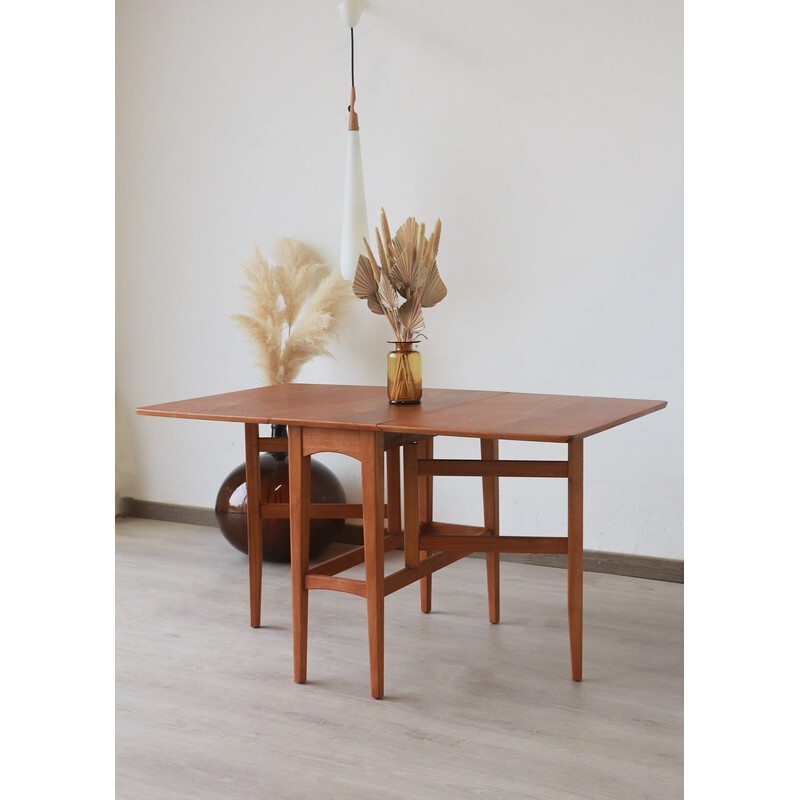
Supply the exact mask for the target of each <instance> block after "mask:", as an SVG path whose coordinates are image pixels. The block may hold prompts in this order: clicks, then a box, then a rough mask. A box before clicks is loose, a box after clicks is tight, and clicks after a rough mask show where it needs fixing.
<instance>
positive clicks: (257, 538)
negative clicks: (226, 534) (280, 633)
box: [244, 422, 264, 628]
mask: <svg viewBox="0 0 800 800" xmlns="http://www.w3.org/2000/svg"><path fill="white" fill-rule="evenodd" d="M244 453H245V481H246V486H247V561H248V566H249V574H250V625H251V626H252V627H253V628H258V627H260V625H261V576H262V572H263V568H264V564H263V554H262V542H261V539H262V533H261V457H260V455H259V452H258V423H251V422H246V423H245V425H244Z"/></svg>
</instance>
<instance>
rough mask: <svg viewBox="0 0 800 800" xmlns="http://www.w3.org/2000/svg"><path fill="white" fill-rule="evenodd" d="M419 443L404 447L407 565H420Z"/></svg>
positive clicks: (404, 528) (404, 538)
mask: <svg viewBox="0 0 800 800" xmlns="http://www.w3.org/2000/svg"><path fill="white" fill-rule="evenodd" d="M418 453H419V444H417V443H416V442H414V443H412V444H407V445H405V446H404V447H403V502H404V504H405V505H404V509H405V521H404V524H403V548H404V552H405V565H406V566H407V567H416V566H418V565H419V479H418V474H417V471H418V461H419V456H418Z"/></svg>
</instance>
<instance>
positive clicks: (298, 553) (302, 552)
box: [289, 425, 311, 683]
mask: <svg viewBox="0 0 800 800" xmlns="http://www.w3.org/2000/svg"><path fill="white" fill-rule="evenodd" d="M310 486H311V458H310V456H304V455H303V429H302V428H301V427H299V426H295V425H291V426H289V530H290V534H289V535H290V541H291V559H292V563H291V571H292V641H293V645H294V680H295V682H296V683H305V681H306V665H307V662H308V589H306V587H305V577H306V573H307V572H308V537H309V531H310V516H309V503H310V496H311V488H310Z"/></svg>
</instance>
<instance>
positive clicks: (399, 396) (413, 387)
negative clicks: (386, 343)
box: [386, 342, 422, 404]
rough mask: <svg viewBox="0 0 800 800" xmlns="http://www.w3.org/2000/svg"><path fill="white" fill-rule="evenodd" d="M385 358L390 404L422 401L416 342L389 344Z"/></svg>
mask: <svg viewBox="0 0 800 800" xmlns="http://www.w3.org/2000/svg"><path fill="white" fill-rule="evenodd" d="M390 344H393V345H394V350H393V351H392V352H391V353H389V355H388V356H387V357H386V391H387V392H388V394H389V402H390V403H400V404H402V403H419V401H420V400H421V399H422V356H421V355H420V354H419V352H418V351H417V350H415V349H414V345H415V344H416V342H390Z"/></svg>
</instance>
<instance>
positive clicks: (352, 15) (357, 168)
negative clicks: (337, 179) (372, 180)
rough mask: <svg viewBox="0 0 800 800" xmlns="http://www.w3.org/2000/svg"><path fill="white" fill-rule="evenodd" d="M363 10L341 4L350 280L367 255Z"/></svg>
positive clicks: (350, 0)
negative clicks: (360, 100)
mask: <svg viewBox="0 0 800 800" xmlns="http://www.w3.org/2000/svg"><path fill="white" fill-rule="evenodd" d="M363 10H364V2H363V0H344V2H342V3H340V4H339V14H340V15H341V17H342V20H343V21H344V24H345V25H347V27H348V28H350V84H351V85H350V106H349V109H348V110H349V111H350V116H349V117H348V122H347V160H346V164H345V173H344V216H343V220H342V250H341V255H340V269H341V271H342V277H343V278H344V279H345V280H348V281H351V282H352V280H353V278H354V277H355V274H356V266H357V265H358V257H359V256H360V255H362V254H363V255H366V252H365V248H364V239H365V238H367V237H368V236H369V230H368V228H367V200H366V195H365V193H364V171H363V169H362V166H361V141H360V139H359V130H358V115H357V114H356V112H355V102H356V81H355V57H354V34H353V29H354V28H355V26H356V25H357V24H358V20H359V19H360V17H361V12H362V11H363Z"/></svg>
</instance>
